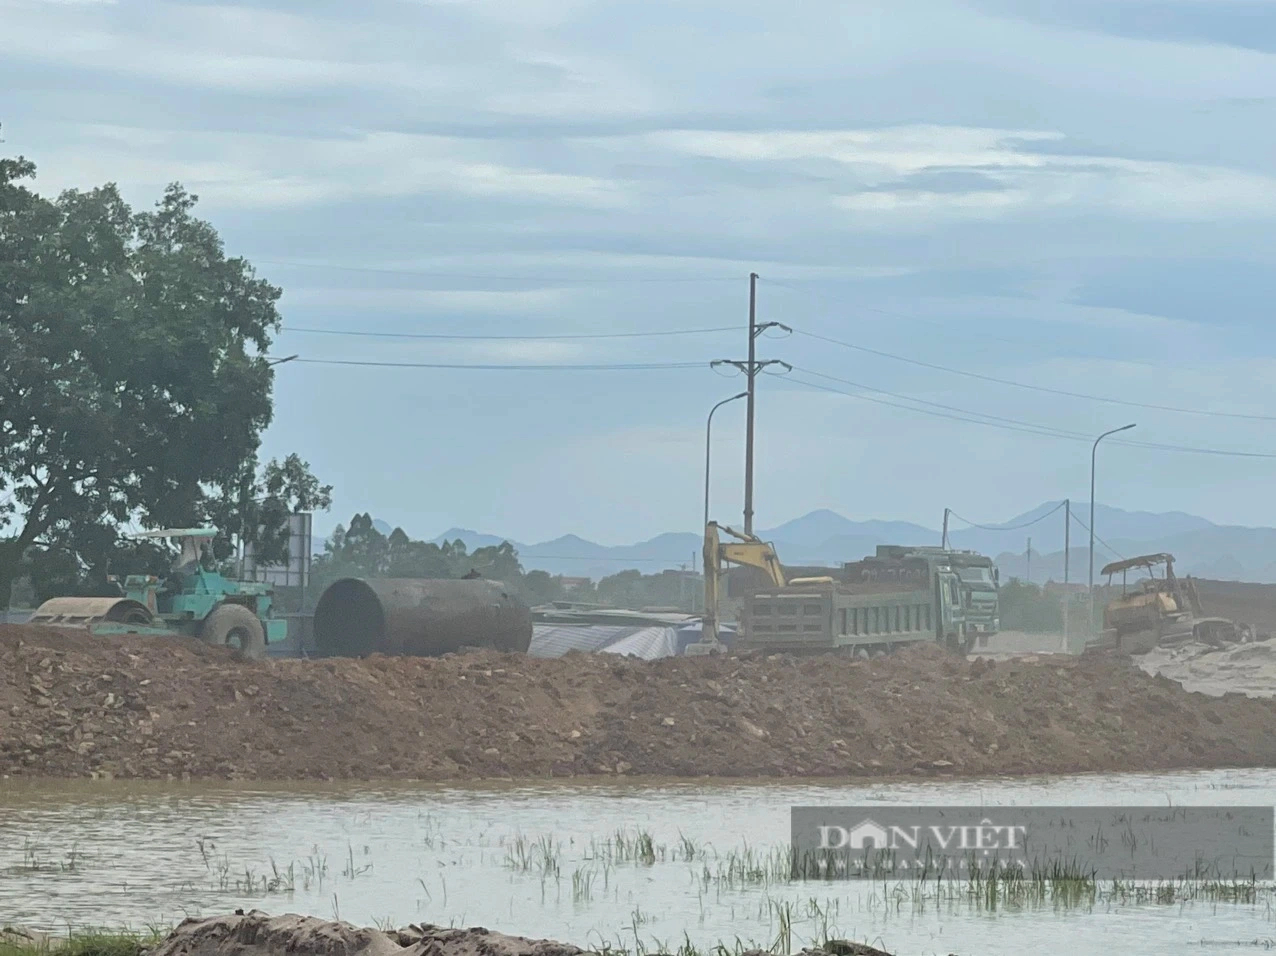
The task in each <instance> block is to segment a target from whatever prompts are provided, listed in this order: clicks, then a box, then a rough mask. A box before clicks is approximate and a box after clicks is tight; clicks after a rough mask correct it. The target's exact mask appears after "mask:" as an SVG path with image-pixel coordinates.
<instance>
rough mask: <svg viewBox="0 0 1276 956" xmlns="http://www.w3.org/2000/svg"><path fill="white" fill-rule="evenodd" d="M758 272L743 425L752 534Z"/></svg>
mask: <svg viewBox="0 0 1276 956" xmlns="http://www.w3.org/2000/svg"><path fill="white" fill-rule="evenodd" d="M757 345H758V274H757V273H756V272H750V273H749V371H748V372H747V373H746V374H747V375H748V376H749V397H748V400H747V401H746V403H745V404H746V405H747V406H748V407H747V409H746V410H745V418H746V423H745V426H744V533H745V534H753V405H754V401H755V400H754V394H753V392H754V388H753V380H754V379H755V378H756V377H757V374H758V367H757V366H758V361H757Z"/></svg>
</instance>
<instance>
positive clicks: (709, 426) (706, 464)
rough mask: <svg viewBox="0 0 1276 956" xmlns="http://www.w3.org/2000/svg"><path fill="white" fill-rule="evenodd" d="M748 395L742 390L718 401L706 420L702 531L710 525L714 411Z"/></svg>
mask: <svg viewBox="0 0 1276 956" xmlns="http://www.w3.org/2000/svg"><path fill="white" fill-rule="evenodd" d="M748 397H749V393H748V392H741V393H740V394H739V395H732V396H731V397H730V398H724V399H723V400H722V401H720V402H718V404H717V405H714V406H713V408H711V409H709V418H708V419H707V420H706V421H705V425H704V527H703V528H701V529H700V530H701V533H703V532H704V528H707V527H708V526H709V440H710V438H711V437H712V436H713V413H714V412H716V411H717V410H718V409H719V408H721V407H722V406H723V405H728V404H730V403H731V402H737V401H739V400H740V399H742V398H748Z"/></svg>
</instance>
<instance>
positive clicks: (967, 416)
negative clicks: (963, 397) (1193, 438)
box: [786, 366, 1276, 460]
mask: <svg viewBox="0 0 1276 956" xmlns="http://www.w3.org/2000/svg"><path fill="white" fill-rule="evenodd" d="M794 370H795V371H799V372H803V373H804V374H807V375H817V376H819V377H821V378H827V379H830V380H832V381H837V382H842V383H844V384H848V385H852V386H854V387H856V388H861V389H865V390H866V391H871V392H877V393H880V394H884V395H890V396H892V397H895V398H900V399H903V400H904V401H909V402H917V403H919V404H921V405H927V406H931V407H930V408H918V407H915V406H913V405H904V404H901V403H899V402H891V401H887V400H886V399H881V398H873V397H871V396H869V395H861V394H857V393H855V392H848V391H845V390H844V389H840V388H830V387H828V386H825V385H820V384H818V383H816V382H808V381H804V380H802V379H799V378H792V380H793V381H794V382H798V383H799V384H802V385H806V386H807V387H809V388H816V389H819V390H821V391H825V392H832V393H834V394H838V395H846V396H849V397H850V398H858V399H860V400H861V401H866V402H873V403H875V404H877V405H887V406H890V407H892V408H902V409H904V410H905V411H910V412H916V413H918V414H921V415H932V416H934V417H936V418H946V419H950V420H952V421H959V422H966V423H968V424H974V425H986V426H988V427H990V428H1001V429H1004V430H1005V431H1013V432H1022V433H1025V434H1029V435H1041V436H1044V437H1047V438H1065V439H1068V440H1069V441H1078V442H1086V443H1089V442H1090V441H1091V440H1092V436H1090V435H1085V434H1082V433H1080V432H1074V431H1068V430H1066V429H1062V428H1055V427H1054V426H1052V425H1041V424H1037V423H1033V422H1025V421H1020V420H1018V419H1014V418H1005V417H1002V416H999V415H988V414H986V413H984V412H975V411H971V410H969V409H964V408H960V407H958V406H955V405H945V404H942V403H939V402H930V401H926V400H925V399H920V398H912V397H910V396H907V395H900V394H898V393H896V392H885V391H883V390H882V389H876V388H871V387H870V386H867V385H861V384H860V383H858V382H852V381H851V380H850V379H844V378H838V377H837V376H835V375H826V374H824V373H823V372H816V371H813V370H810V369H805V368H801V367H799V366H794ZM786 377H791V376H786ZM932 408H933V409H939V410H937V411H933V410H932ZM975 416H977V417H975ZM1110 443H1111V444H1114V445H1125V446H1127V447H1131V448H1146V449H1149V450H1152V451H1172V452H1181V453H1185V454H1195V455H1215V456H1223V457H1228V458H1253V459H1262V460H1276V453H1272V452H1257V451H1233V450H1231V449H1227V448H1198V447H1195V446H1191V445H1172V444H1167V443H1164V442H1147V441H1132V440H1128V439H1113V440H1112V441H1111V442H1110Z"/></svg>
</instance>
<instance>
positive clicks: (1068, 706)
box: [0, 626, 1276, 780]
mask: <svg viewBox="0 0 1276 956" xmlns="http://www.w3.org/2000/svg"><path fill="white" fill-rule="evenodd" d="M1215 766H1276V702H1274V701H1270V700H1252V699H1246V698H1244V697H1242V696H1240V695H1235V694H1233V695H1228V696H1225V697H1222V698H1209V697H1205V696H1203V695H1200V694H1192V693H1188V692H1187V691H1185V690H1184V689H1183V688H1182V687H1180V686H1179V685H1178V684H1176V683H1174V682H1172V681H1170V680H1167V679H1165V678H1163V677H1153V676H1150V675H1148V674H1145V673H1143V672H1142V671H1140V670H1139V669H1138V668H1137V667H1135V666H1134V665H1133V664H1132V663H1131V662H1130V661H1128V660H1122V659H1119V658H1109V657H1103V656H1096V657H1093V658H1088V657H1087V658H1071V659H1069V658H1061V657H1055V658H1051V657H1047V656H1042V657H1040V658H1023V659H1018V660H1012V661H999V662H997V663H995V664H993V663H991V662H988V661H974V662H973V663H972V662H967V661H964V660H960V659H958V658H955V657H952V656H950V655H949V654H947V653H945V652H944V651H941V650H939V649H938V648H934V647H929V646H928V647H919V648H915V649H912V650H909V651H905V652H901V653H899V654H897V655H894V656H892V657H889V658H884V659H880V660H875V661H863V662H861V661H855V660H851V659H846V658H832V657H816V658H805V659H792V658H771V659H751V660H738V659H730V658H726V659H723V658H712V659H708V658H692V659H686V658H682V659H670V660H662V661H655V662H643V661H637V660H631V659H622V658H617V657H614V656H610V655H571V656H569V657H566V658H562V659H559V660H536V659H532V658H528V657H524V656H520V655H501V654H496V653H480V654H474V655H462V656H451V657H446V658H439V659H413V658H379V657H373V658H369V659H366V660H323V661H269V660H268V661H258V662H246V661H239V660H236V659H233V658H232V657H231V656H230V655H229V654H228V653H227V652H225V651H220V650H216V649H210V648H206V647H204V646H202V645H199V644H196V643H193V642H187V641H179V640H157V639H153V638H137V637H127V638H91V637H89V636H87V635H83V634H79V633H75V632H65V631H58V630H53V629H40V628H32V627H27V626H8V627H0V774H13V775H22V776H40V775H44V776H58V777H68V776H86V775H92V774H97V775H106V774H110V775H112V776H115V777H148V778H166V777H170V776H172V777H177V778H181V777H183V776H186V775H189V776H191V777H197V778H248V779H277V780H284V779H376V778H401V779H423V780H465V779H476V778H484V777H522V778H530V777H550V776H572V775H593V774H609V775H617V774H647V775H656V776H666V777H679V776H683V777H692V776H705V775H708V776H724V777H731V776H748V777H777V776H784V777H803V776H806V777H813V776H857V775H858V776H883V775H894V774H910V773H916V774H922V775H941V774H960V775H966V776H972V775H989V774H1003V773H1013V774H1027V773H1065V772H1075V771H1113V770H1156V769H1170V768H1189V767H1215Z"/></svg>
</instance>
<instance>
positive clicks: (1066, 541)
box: [1059, 498, 1072, 654]
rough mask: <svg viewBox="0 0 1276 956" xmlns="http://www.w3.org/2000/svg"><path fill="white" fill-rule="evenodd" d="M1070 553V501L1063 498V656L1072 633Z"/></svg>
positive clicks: (1068, 645) (1061, 648)
mask: <svg viewBox="0 0 1276 956" xmlns="http://www.w3.org/2000/svg"><path fill="white" fill-rule="evenodd" d="M1071 551H1072V499H1071V498H1064V499H1063V640H1062V642H1061V644H1062V646H1061V647H1060V648H1059V650H1061V651H1063V652H1064V653H1065V654H1066V653H1068V648H1069V647H1070V644H1069V642H1070V640H1071V637H1070V635H1071V633H1072V632H1071V631H1070V630H1069V625H1070V624H1071V621H1070V620H1069V618H1070V617H1071V615H1070V614H1069V613H1068V612H1069V610H1071V607H1072V590H1071V589H1070V588H1069V586H1068V585H1069V583H1070V582H1069V580H1068V577H1069V575H1068V572H1069V569H1070V567H1071V561H1070V558H1071V555H1070V552H1071Z"/></svg>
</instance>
